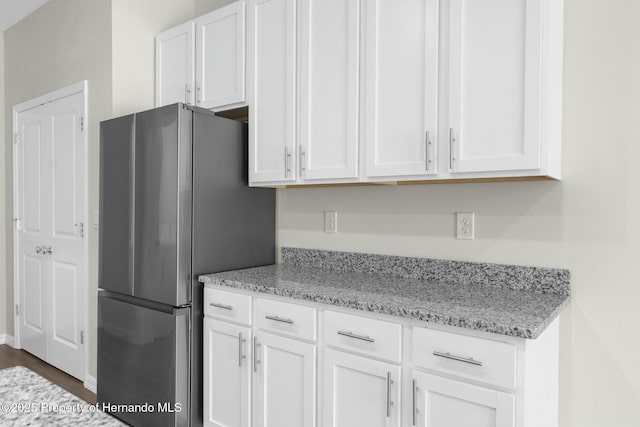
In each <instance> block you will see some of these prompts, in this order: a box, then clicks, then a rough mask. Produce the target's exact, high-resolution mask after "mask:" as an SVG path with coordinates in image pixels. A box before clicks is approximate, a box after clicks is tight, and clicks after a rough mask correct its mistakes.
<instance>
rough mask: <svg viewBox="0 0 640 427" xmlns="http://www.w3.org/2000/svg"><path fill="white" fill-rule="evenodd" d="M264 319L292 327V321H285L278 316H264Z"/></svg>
mask: <svg viewBox="0 0 640 427" xmlns="http://www.w3.org/2000/svg"><path fill="white" fill-rule="evenodd" d="M264 318H265V319H269V320H275V321H276V322H282V323H288V324H289V325H293V320H291V319H285V318H282V317H279V316H264Z"/></svg>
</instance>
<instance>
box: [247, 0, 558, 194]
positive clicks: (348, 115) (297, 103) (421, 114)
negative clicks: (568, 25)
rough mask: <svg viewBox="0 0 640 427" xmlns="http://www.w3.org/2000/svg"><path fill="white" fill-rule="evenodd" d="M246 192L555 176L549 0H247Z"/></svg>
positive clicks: (554, 15)
mask: <svg viewBox="0 0 640 427" xmlns="http://www.w3.org/2000/svg"><path fill="white" fill-rule="evenodd" d="M247 13H248V17H249V19H248V34H249V35H250V37H249V41H248V49H249V56H248V66H249V68H248V71H247V73H248V76H249V81H248V87H247V91H248V93H247V95H248V96H247V98H248V104H249V118H250V119H249V121H250V149H249V153H250V166H249V171H250V172H249V173H250V184H251V185H264V186H274V185H296V184H328V183H356V182H357V183H362V182H394V181H426V180H438V179H442V180H445V179H447V180H449V179H494V178H495V179H509V178H515V177H551V178H560V154H561V148H560V142H561V133H562V126H561V119H562V22H563V1H562V0H395V1H383V0H324V1H323V0H251V1H250V2H249V10H248V12H247Z"/></svg>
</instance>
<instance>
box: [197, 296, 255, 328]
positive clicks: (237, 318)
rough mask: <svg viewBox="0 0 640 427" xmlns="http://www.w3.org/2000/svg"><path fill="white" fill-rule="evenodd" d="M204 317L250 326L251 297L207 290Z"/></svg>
mask: <svg viewBox="0 0 640 427" xmlns="http://www.w3.org/2000/svg"><path fill="white" fill-rule="evenodd" d="M204 315H205V316H211V317H216V318H218V319H224V320H230V321H232V322H238V323H242V324H245V325H250V324H251V295H243V294H238V293H235V292H227V291H222V290H220V289H209V288H205V289H204Z"/></svg>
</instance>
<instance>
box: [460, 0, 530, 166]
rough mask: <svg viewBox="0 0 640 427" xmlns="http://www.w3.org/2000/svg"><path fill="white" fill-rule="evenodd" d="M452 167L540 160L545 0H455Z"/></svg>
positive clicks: (510, 163)
mask: <svg viewBox="0 0 640 427" xmlns="http://www.w3.org/2000/svg"><path fill="white" fill-rule="evenodd" d="M450 6H451V10H450V21H449V25H450V28H449V38H450V40H449V46H450V47H449V129H448V131H449V135H448V137H449V150H450V158H449V169H450V170H451V171H452V172H484V171H506V170H522V169H537V168H539V167H540V156H541V155H540V148H541V142H540V108H541V41H542V30H541V28H542V22H541V7H540V0H480V1H479V0H450Z"/></svg>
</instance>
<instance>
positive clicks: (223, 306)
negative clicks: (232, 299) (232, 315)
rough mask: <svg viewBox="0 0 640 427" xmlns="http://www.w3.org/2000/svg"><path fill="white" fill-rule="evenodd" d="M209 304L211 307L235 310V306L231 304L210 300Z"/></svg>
mask: <svg viewBox="0 0 640 427" xmlns="http://www.w3.org/2000/svg"><path fill="white" fill-rule="evenodd" d="M209 305H210V306H211V307H218V308H221V309H223V310H233V306H231V305H224V304H217V303H215V302H210V303H209Z"/></svg>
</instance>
